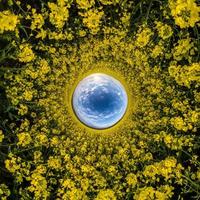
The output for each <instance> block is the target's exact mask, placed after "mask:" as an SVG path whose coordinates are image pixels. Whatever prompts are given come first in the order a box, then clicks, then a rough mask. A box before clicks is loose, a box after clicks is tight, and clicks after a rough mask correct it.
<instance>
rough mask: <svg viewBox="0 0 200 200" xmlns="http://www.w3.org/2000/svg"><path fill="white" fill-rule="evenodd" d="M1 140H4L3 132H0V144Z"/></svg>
mask: <svg viewBox="0 0 200 200" xmlns="http://www.w3.org/2000/svg"><path fill="white" fill-rule="evenodd" d="M3 139H4V134H3V131H2V130H0V143H1V142H2V141H3Z"/></svg>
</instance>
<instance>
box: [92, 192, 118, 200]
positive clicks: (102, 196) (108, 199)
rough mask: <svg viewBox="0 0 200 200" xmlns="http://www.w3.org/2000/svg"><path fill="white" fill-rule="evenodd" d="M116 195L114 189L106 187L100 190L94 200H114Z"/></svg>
mask: <svg viewBox="0 0 200 200" xmlns="http://www.w3.org/2000/svg"><path fill="white" fill-rule="evenodd" d="M116 199H117V198H116V196H115V193H114V191H112V190H110V189H107V190H101V191H100V192H99V193H98V195H97V197H96V198H95V200H116Z"/></svg>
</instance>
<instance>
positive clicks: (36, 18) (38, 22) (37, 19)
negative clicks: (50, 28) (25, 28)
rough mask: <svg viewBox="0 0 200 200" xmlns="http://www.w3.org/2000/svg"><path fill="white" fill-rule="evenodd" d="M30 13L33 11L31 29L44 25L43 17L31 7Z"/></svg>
mask: <svg viewBox="0 0 200 200" xmlns="http://www.w3.org/2000/svg"><path fill="white" fill-rule="evenodd" d="M32 13H33V15H32V20H31V26H30V28H31V29H32V30H35V29H41V28H42V26H43V25H44V18H43V16H42V14H37V13H35V9H32Z"/></svg>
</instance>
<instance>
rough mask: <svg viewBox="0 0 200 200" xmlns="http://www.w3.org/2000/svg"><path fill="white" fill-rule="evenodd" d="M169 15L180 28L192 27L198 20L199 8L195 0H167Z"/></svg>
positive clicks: (199, 18)
mask: <svg viewBox="0 0 200 200" xmlns="http://www.w3.org/2000/svg"><path fill="white" fill-rule="evenodd" d="M169 7H170V9H171V14H172V16H173V18H174V19H175V23H176V24H177V25H178V26H180V27H181V28H188V27H194V25H195V23H196V22H198V21H199V20H200V17H199V12H200V8H199V6H198V5H197V4H196V2H195V0H169Z"/></svg>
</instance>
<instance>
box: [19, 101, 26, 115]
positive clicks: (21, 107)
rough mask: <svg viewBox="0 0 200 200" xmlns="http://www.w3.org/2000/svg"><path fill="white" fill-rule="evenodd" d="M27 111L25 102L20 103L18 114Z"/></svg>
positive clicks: (23, 113)
mask: <svg viewBox="0 0 200 200" xmlns="http://www.w3.org/2000/svg"><path fill="white" fill-rule="evenodd" d="M27 113H28V107H27V105H25V104H20V105H19V108H18V115H22V116H23V115H25V114H27Z"/></svg>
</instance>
